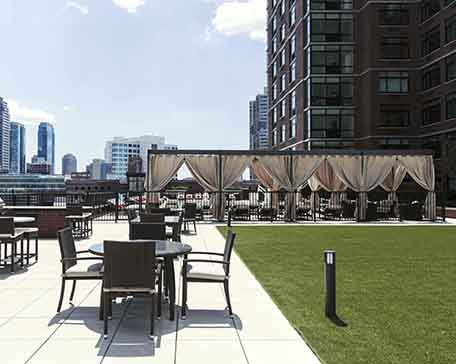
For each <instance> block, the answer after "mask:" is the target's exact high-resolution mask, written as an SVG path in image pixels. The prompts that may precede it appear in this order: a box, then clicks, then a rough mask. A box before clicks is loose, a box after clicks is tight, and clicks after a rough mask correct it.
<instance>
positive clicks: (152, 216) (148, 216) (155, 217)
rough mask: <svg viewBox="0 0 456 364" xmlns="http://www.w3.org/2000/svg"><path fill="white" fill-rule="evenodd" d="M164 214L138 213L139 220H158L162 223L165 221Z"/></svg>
mask: <svg viewBox="0 0 456 364" xmlns="http://www.w3.org/2000/svg"><path fill="white" fill-rule="evenodd" d="M165 216H166V215H165V214H156V213H153V214H140V215H139V220H140V221H141V222H160V223H164V222H165Z"/></svg>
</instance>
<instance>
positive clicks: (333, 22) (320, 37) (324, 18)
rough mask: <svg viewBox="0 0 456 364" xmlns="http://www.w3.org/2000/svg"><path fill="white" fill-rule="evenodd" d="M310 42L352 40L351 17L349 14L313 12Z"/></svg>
mask: <svg viewBox="0 0 456 364" xmlns="http://www.w3.org/2000/svg"><path fill="white" fill-rule="evenodd" d="M311 40H312V42H352V41H353V18H352V15H350V14H331V13H327V14H318V13H317V14H313V15H312V16H311Z"/></svg>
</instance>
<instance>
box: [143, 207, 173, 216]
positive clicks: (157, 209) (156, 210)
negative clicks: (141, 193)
mask: <svg viewBox="0 0 456 364" xmlns="http://www.w3.org/2000/svg"><path fill="white" fill-rule="evenodd" d="M146 213H148V214H165V215H169V214H170V213H171V209H170V208H168V207H163V208H162V207H150V206H148V207H147V208H146Z"/></svg>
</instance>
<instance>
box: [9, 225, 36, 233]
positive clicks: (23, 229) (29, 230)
mask: <svg viewBox="0 0 456 364" xmlns="http://www.w3.org/2000/svg"><path fill="white" fill-rule="evenodd" d="M14 230H15V231H16V232H18V233H19V232H21V233H25V234H35V233H38V231H39V230H38V228H36V227H20V228H16V229H14Z"/></svg>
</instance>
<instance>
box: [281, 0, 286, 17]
mask: <svg viewBox="0 0 456 364" xmlns="http://www.w3.org/2000/svg"><path fill="white" fill-rule="evenodd" d="M283 14H285V0H282V3H281V4H280V15H283Z"/></svg>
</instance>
